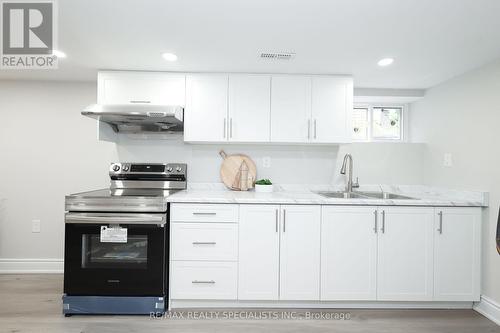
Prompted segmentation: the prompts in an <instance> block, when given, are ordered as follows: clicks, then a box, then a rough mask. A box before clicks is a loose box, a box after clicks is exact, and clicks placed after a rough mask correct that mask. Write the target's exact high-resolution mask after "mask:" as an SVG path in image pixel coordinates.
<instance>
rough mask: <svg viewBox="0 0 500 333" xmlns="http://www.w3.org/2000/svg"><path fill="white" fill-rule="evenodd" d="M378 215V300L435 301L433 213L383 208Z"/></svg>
mask: <svg viewBox="0 0 500 333" xmlns="http://www.w3.org/2000/svg"><path fill="white" fill-rule="evenodd" d="M379 213H380V216H381V219H380V223H379V229H378V262H377V299H378V300H383V301H430V300H432V294H433V283H432V280H433V236H434V234H433V230H432V229H433V225H434V209H433V208H424V207H417V208H412V207H383V208H380V209H379Z"/></svg>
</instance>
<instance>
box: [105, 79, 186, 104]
mask: <svg viewBox="0 0 500 333" xmlns="http://www.w3.org/2000/svg"><path fill="white" fill-rule="evenodd" d="M185 87H186V82H185V75H184V74H174V73H151V72H99V74H98V94H97V95H98V96H97V102H98V103H99V104H160V105H181V106H184V105H185Z"/></svg>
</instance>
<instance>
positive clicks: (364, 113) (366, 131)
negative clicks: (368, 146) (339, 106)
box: [352, 105, 404, 141]
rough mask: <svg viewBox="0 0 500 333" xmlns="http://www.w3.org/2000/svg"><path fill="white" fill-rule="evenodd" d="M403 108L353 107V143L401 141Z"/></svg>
mask: <svg viewBox="0 0 500 333" xmlns="http://www.w3.org/2000/svg"><path fill="white" fill-rule="evenodd" d="M403 115H404V107H403V106H380V105H376V106H374V105H363V106H356V107H354V110H353V114H352V126H353V132H352V138H353V140H354V141H403V139H404V137H403V132H404V123H403V120H404V117H403Z"/></svg>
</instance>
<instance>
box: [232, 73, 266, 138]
mask: <svg viewBox="0 0 500 333" xmlns="http://www.w3.org/2000/svg"><path fill="white" fill-rule="evenodd" d="M270 121H271V77H270V76H269V75H251V74H247V75H231V76H230V77H229V140H230V141H236V142H268V141H269V136H270V126H271V124H270Z"/></svg>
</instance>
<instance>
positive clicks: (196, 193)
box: [167, 183, 488, 207]
mask: <svg viewBox="0 0 500 333" xmlns="http://www.w3.org/2000/svg"><path fill="white" fill-rule="evenodd" d="M341 190H343V186H328V185H325V186H323V185H310V186H307V185H274V192H272V193H256V192H255V191H254V190H251V191H244V192H243V191H230V190H228V189H226V188H225V187H224V186H223V185H222V184H218V183H216V184H208V183H207V184H205V183H194V184H189V185H188V189H187V190H183V191H179V192H176V193H175V194H173V195H171V196H169V197H167V201H168V202H176V203H237V204H250V203H254V204H309V205H369V206H439V207H447V206H450V207H487V206H488V193H487V192H479V191H460V190H449V189H443V188H436V187H428V186H420V185H417V186H414V185H412V186H389V185H367V186H362V187H361V188H359V189H356V190H357V191H376V192H382V191H383V192H389V193H394V194H402V195H405V196H409V197H412V198H415V199H358V198H352V199H343V198H326V197H323V196H321V195H319V194H317V193H315V192H316V191H341Z"/></svg>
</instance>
